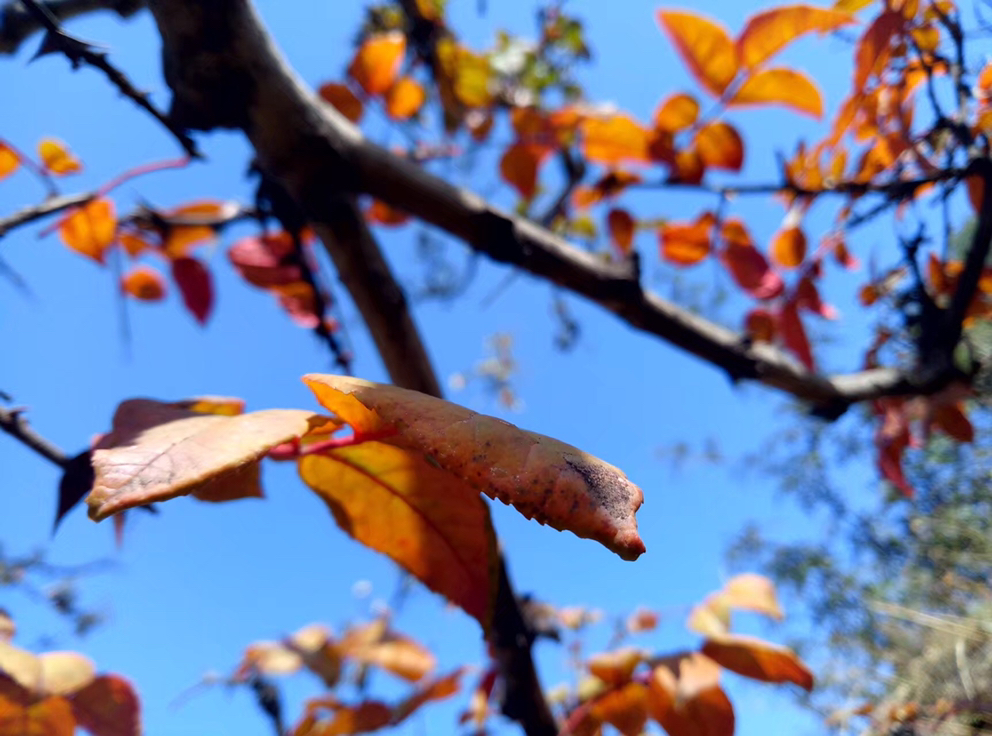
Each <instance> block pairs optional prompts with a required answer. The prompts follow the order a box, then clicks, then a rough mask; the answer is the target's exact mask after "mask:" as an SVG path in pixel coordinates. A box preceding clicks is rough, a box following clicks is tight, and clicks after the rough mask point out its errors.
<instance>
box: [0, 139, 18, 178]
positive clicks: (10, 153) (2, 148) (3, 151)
mask: <svg viewBox="0 0 992 736" xmlns="http://www.w3.org/2000/svg"><path fill="white" fill-rule="evenodd" d="M20 165H21V158H20V156H18V155H17V154H16V153H15V152H14V149H12V148H11V147H10V146H8V145H7V144H6V143H4V142H3V141H0V179H5V178H7V177H8V176H10V175H11V174H13V173H14V172H15V171H17V167H18V166H20Z"/></svg>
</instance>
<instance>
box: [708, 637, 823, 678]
mask: <svg viewBox="0 0 992 736" xmlns="http://www.w3.org/2000/svg"><path fill="white" fill-rule="evenodd" d="M702 652H703V654H705V655H706V656H707V657H709V658H710V659H712V660H713V661H714V662H716V663H717V664H719V665H720V666H721V667H726V668H727V669H728V670H730V671H731V672H736V673H737V674H739V675H744V676H745V677H750V678H752V679H755V680H761V681H762V682H775V683H783V682H791V683H794V684H796V685H799V687H801V688H803V689H804V690H807V691H809V690H812V689H813V675H812V674H811V673H810V671H809V669H807V667H806V665H804V664H803V663H802V661H800V659H799V658H798V657H797V656H796V655H795V653H794V652H793V651H792V650H791V649H787V648H786V647H780V646H777V645H775V644H771V643H769V642H767V641H764V640H762V639H757V638H755V637H753V636H743V635H741V634H724V635H722V636H720V637H719V638H710V639H707V640H706V642H705V643H704V644H703V649H702Z"/></svg>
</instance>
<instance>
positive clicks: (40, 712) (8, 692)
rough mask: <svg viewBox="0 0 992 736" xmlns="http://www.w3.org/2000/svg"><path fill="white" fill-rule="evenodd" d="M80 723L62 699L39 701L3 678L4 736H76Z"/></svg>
mask: <svg viewBox="0 0 992 736" xmlns="http://www.w3.org/2000/svg"><path fill="white" fill-rule="evenodd" d="M75 732H76V719H75V718H74V717H73V715H72V708H70V707H69V701H67V700H66V699H65V698H63V697H61V696H57V695H55V696H51V697H48V698H43V699H41V700H39V699H38V698H37V697H36V696H35V695H34V694H32V693H30V692H29V691H27V690H25V689H24V688H22V687H21V686H20V685H18V684H17V683H16V682H14V681H13V680H11V679H10V678H9V677H7V676H5V675H2V674H0V736H73V734H74V733H75Z"/></svg>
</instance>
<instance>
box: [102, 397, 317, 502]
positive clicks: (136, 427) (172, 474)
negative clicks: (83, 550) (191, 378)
mask: <svg viewBox="0 0 992 736" xmlns="http://www.w3.org/2000/svg"><path fill="white" fill-rule="evenodd" d="M315 422H319V420H318V419H317V416H316V415H315V414H313V413H312V412H308V411H299V410H292V409H272V410H269V411H258V412H253V413H250V414H242V415H240V416H234V417H226V416H218V415H212V414H201V413H198V412H195V411H191V410H189V409H181V408H178V407H176V406H173V405H170V404H165V403H162V402H159V401H154V400H152V399H130V400H128V401H124V402H122V403H121V405H120V406H119V407H118V408H117V412H116V413H115V415H114V422H113V429H112V430H111V432H110V433H109V434H106V435H104V436H103V437H102V438H101V439H100V441H99V442H98V443H97V444H96V445H95V446H94V449H93V456H92V463H93V470H94V473H95V478H94V482H93V490H92V491H91V492H90V495H89V497H88V498H87V499H86V502H87V504H88V505H89V507H90V511H89V513H90V517H91V518H92V519H95V520H96V521H100V520H102V519H105V518H107V517H108V516H110V515H112V514H115V513H118V512H120V511H124V510H125V509H129V508H133V507H135V506H142V505H145V504H148V503H151V502H153V501H166V500H168V499H170V498H176V497H177V496H183V495H186V494H189V493H192V492H193V491H196V490H197V489H199V488H201V487H203V486H205V485H206V484H207V483H209V482H211V481H213V480H214V479H216V478H219V477H222V476H224V475H226V474H227V473H233V472H237V471H238V470H241V469H243V468H244V467H245V466H246V465H248V464H250V463H256V462H258V460H260V459H261V458H262V456H263V455H264V454H265V453H266V452H268V451H269V450H270V449H271V448H272V447H275V446H276V445H279V444H281V443H283V442H287V441H289V440H291V439H294V438H298V437H302V436H303V435H304V434H306V433H307V431H308V430H309V428H310V427H311V426H312V424H313V423H315Z"/></svg>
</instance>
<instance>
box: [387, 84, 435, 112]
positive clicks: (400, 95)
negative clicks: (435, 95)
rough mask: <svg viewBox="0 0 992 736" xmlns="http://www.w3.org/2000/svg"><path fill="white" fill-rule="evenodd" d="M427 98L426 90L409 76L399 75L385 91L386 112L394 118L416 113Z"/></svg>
mask: <svg viewBox="0 0 992 736" xmlns="http://www.w3.org/2000/svg"><path fill="white" fill-rule="evenodd" d="M426 100H427V92H426V91H425V90H424V88H423V87H422V86H421V85H420V83H419V82H417V81H416V80H414V79H412V78H411V77H401V78H399V79H397V80H396V83H395V84H393V86H392V87H390V88H389V91H388V92H386V113H387V114H388V115H389V117H391V118H393V119H394V120H406V119H407V118H411V117H413V116H414V115H416V114H417V113H418V112H419V111H420V108H421V107H423V105H424V102H425V101H426Z"/></svg>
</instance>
